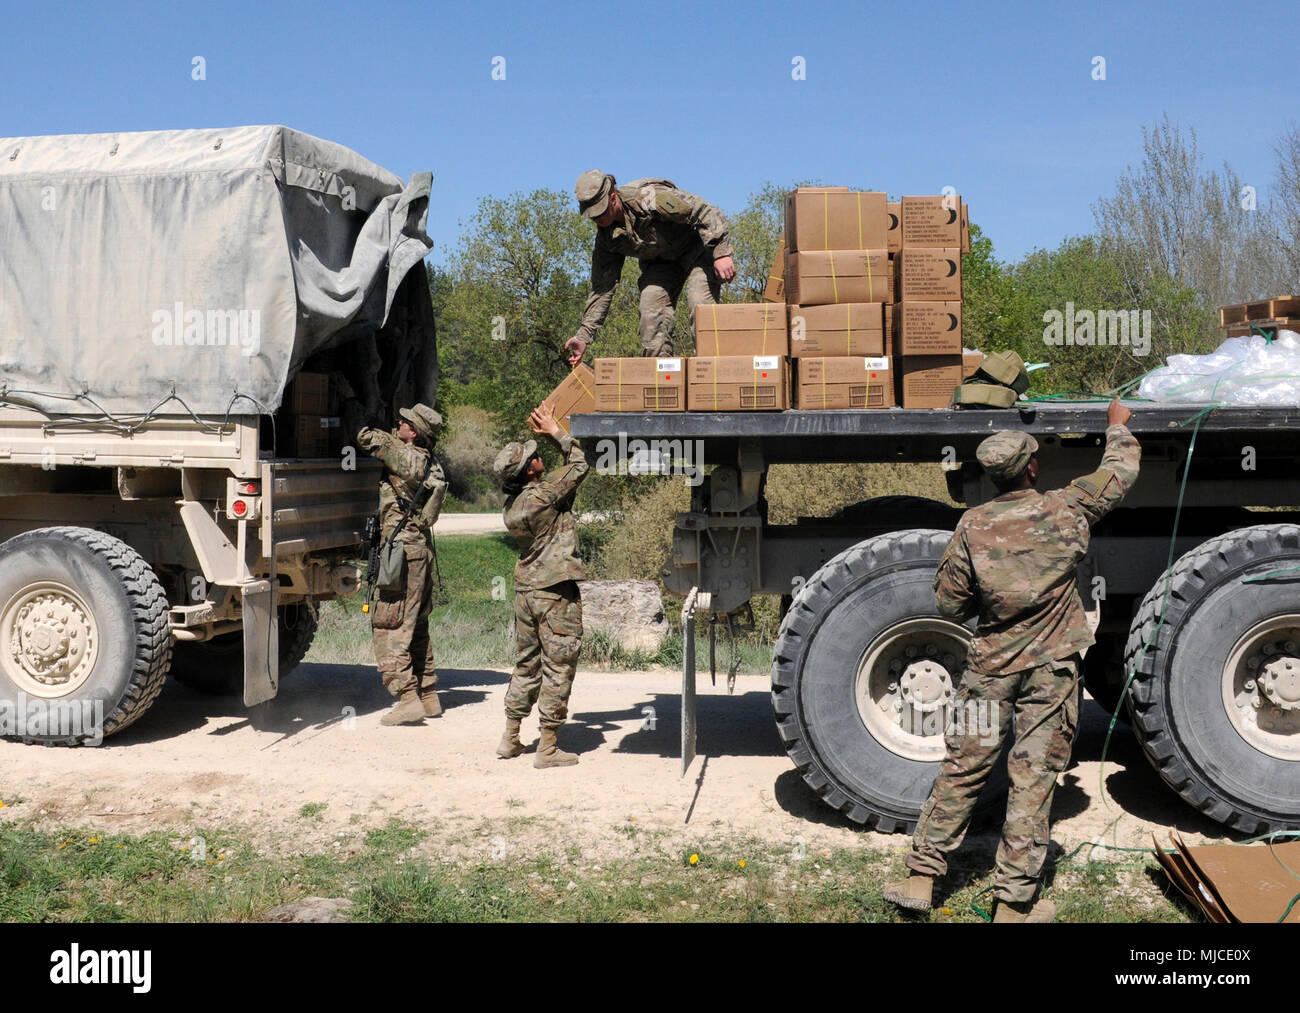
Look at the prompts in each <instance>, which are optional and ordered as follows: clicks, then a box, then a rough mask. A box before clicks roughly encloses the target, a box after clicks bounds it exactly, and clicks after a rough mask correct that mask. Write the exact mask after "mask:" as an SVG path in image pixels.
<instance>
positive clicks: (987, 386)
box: [952, 383, 1016, 408]
mask: <svg viewBox="0 0 1300 1013" xmlns="http://www.w3.org/2000/svg"><path fill="white" fill-rule="evenodd" d="M952 403H953V404H955V405H962V406H969V407H973V408H974V407H978V408H1010V407H1011V406H1012V405H1013V404H1015V403H1016V392H1015V391H1014V390H1012V389H1011V388H1010V387H1002V386H999V385H997V384H992V383H963V384H962V385H961V386H960V387H958V388H957V389H956V390H954V391H953V392H952Z"/></svg>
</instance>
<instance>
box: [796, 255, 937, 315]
mask: <svg viewBox="0 0 1300 1013" xmlns="http://www.w3.org/2000/svg"><path fill="white" fill-rule="evenodd" d="M895 263H896V264H897V265H898V286H897V289H898V301H899V302H914V301H915V302H961V297H962V296H961V250H960V249H958V248H957V247H955V246H954V247H948V248H943V249H928V248H921V249H913V248H911V247H909V246H904V247H903V248H902V250H900V251H899V253H898V256H897V257H896V258H895ZM791 301H792V302H795V301H797V300H794V299H791Z"/></svg>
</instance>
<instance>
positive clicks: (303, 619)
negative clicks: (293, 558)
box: [172, 602, 317, 696]
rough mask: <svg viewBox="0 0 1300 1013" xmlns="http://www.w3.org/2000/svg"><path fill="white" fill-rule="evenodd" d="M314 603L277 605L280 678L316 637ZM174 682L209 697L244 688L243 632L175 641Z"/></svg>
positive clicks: (231, 693) (299, 659)
mask: <svg viewBox="0 0 1300 1013" xmlns="http://www.w3.org/2000/svg"><path fill="white" fill-rule="evenodd" d="M316 625H317V612H316V606H315V605H314V604H312V603H310V602H295V603H294V604H292V605H281V606H280V679H281V680H283V679H284V678H286V677H287V676H288V675H289V673H290V672H292V671H293V670H294V669H295V668H297V667H298V665H299V664H300V663H301V662H302V659H303V658H304V657H306V656H307V651H308V649H310V647H311V642H312V640H313V638H315V636H316ZM172 675H174V676H175V677H176V681H177V682H179V683H182V684H183V685H186V686H189V687H190V689H193V690H197V691H198V692H200V693H208V694H211V695H213V696H234V695H236V694H240V693H243V691H244V634H243V633H241V632H236V633H226V634H223V635H221V636H219V637H213V638H212V639H211V640H206V641H201V642H198V643H195V642H192V641H191V642H189V643H186V642H183V641H181V642H178V643H177V644H176V657H175V660H174V661H173V662H172Z"/></svg>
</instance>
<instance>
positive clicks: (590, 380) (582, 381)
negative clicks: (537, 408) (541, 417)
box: [542, 362, 596, 433]
mask: <svg viewBox="0 0 1300 1013" xmlns="http://www.w3.org/2000/svg"><path fill="white" fill-rule="evenodd" d="M542 404H544V405H548V406H549V407H550V409H551V415H552V416H554V418H555V421H556V422H558V423H559V424H560V428H561V429H563V430H564V431H565V432H566V433H568V432H572V431H573V429H572V425H571V424H570V421H569V420H570V417H571V416H573V415H585V414H587V413H589V412H594V411H595V410H596V373H595V370H593V369H592V368H591V367H590V366H588V365H587V364H586V363H585V362H580V363H578V364H577V365H576V366H574V367H573V370H572V371H571V372H570V373H569V375H568V376H566V377H565V378H564V379H563V380H561V381H560V383H559V385H558V386H557V387H556V388H555V390H553V391H551V392H550V394H548V395H547V396H546V400H545V401H543V402H542Z"/></svg>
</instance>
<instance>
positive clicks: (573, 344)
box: [564, 334, 587, 366]
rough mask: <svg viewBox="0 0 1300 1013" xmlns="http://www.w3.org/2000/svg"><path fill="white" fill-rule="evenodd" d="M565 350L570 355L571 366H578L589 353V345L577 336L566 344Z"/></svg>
mask: <svg viewBox="0 0 1300 1013" xmlns="http://www.w3.org/2000/svg"><path fill="white" fill-rule="evenodd" d="M564 350H565V351H566V352H568V353H569V365H570V366H576V365H577V364H578V363H580V362H581V361H582V356H583V353H585V352H586V351H587V343H586V342H585V341H583V340H582V339H581V338H580V337H578V336H577V335H576V334H575V335H574V336H573V337H571V338H570V339H569V340H568V341H566V342H565V343H564Z"/></svg>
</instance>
